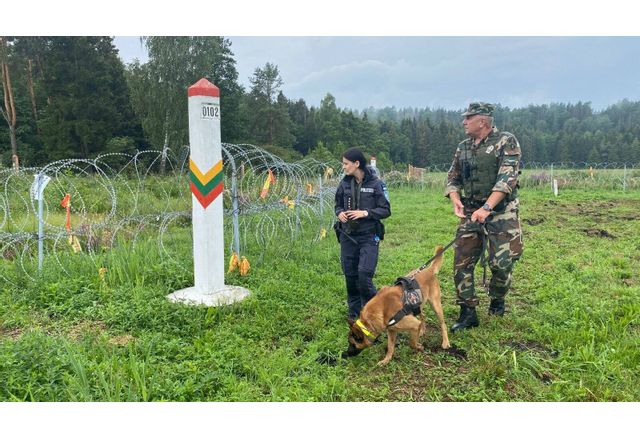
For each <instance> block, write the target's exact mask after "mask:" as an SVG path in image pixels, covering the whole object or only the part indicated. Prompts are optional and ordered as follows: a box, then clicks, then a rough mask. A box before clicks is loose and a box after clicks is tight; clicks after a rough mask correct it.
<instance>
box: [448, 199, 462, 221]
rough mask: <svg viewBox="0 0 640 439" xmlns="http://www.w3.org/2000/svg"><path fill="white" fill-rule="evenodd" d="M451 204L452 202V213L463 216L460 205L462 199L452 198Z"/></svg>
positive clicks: (459, 216)
mask: <svg viewBox="0 0 640 439" xmlns="http://www.w3.org/2000/svg"><path fill="white" fill-rule="evenodd" d="M451 204H453V213H455V214H456V216H457V217H458V218H464V217H465V215H464V206H463V205H462V201H460V199H457V198H452V199H451Z"/></svg>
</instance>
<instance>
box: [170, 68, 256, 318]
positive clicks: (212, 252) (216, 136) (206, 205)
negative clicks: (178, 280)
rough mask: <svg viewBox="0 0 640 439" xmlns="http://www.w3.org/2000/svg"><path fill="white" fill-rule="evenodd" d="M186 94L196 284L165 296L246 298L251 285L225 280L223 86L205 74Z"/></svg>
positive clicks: (217, 300) (216, 301) (220, 300)
mask: <svg viewBox="0 0 640 439" xmlns="http://www.w3.org/2000/svg"><path fill="white" fill-rule="evenodd" d="M188 95H189V143H190V151H191V152H190V154H191V155H190V157H189V185H190V187H191V194H192V197H191V198H192V224H193V276H194V284H195V285H194V286H193V287H189V288H185V289H182V290H178V291H175V292H174V293H171V294H169V295H168V296H167V298H168V299H169V300H171V301H172V302H183V303H186V304H191V305H206V306H218V305H226V304H230V303H234V302H237V301H240V300H242V299H244V298H245V297H246V296H248V295H249V291H248V290H247V289H245V288H242V287H236V286H229V285H225V284H224V268H225V261H224V224H223V206H222V189H223V183H224V170H223V167H222V141H221V135H220V90H219V89H218V87H216V86H215V85H213V84H212V83H211V82H209V81H208V80H206V79H205V78H203V79H200V80H199V81H198V82H196V83H195V84H193V85H192V86H191V87H189V90H188Z"/></svg>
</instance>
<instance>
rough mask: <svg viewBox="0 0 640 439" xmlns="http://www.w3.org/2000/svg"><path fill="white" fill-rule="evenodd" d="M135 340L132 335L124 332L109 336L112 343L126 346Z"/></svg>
mask: <svg viewBox="0 0 640 439" xmlns="http://www.w3.org/2000/svg"><path fill="white" fill-rule="evenodd" d="M133 340H135V337H134V336H133V335H129V334H125V335H116V336H115V337H109V343H111V344H114V345H116V346H126V345H128V344H129V343H131V342H132V341H133Z"/></svg>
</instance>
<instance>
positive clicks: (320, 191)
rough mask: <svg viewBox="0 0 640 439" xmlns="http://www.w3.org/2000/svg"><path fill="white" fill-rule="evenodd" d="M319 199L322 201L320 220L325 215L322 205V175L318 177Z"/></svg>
mask: <svg viewBox="0 0 640 439" xmlns="http://www.w3.org/2000/svg"><path fill="white" fill-rule="evenodd" d="M318 200H319V201H320V221H322V217H324V206H323V205H322V204H323V203H322V175H321V176H319V177H318Z"/></svg>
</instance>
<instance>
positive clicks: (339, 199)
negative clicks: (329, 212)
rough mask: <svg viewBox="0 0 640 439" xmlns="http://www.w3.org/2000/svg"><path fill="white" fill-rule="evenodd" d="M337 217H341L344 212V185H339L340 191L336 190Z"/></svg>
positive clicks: (335, 208)
mask: <svg viewBox="0 0 640 439" xmlns="http://www.w3.org/2000/svg"><path fill="white" fill-rule="evenodd" d="M334 210H335V213H336V216H338V215H340V212H344V210H345V208H344V188H343V187H342V183H340V184H338V189H336V198H335V207H334Z"/></svg>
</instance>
